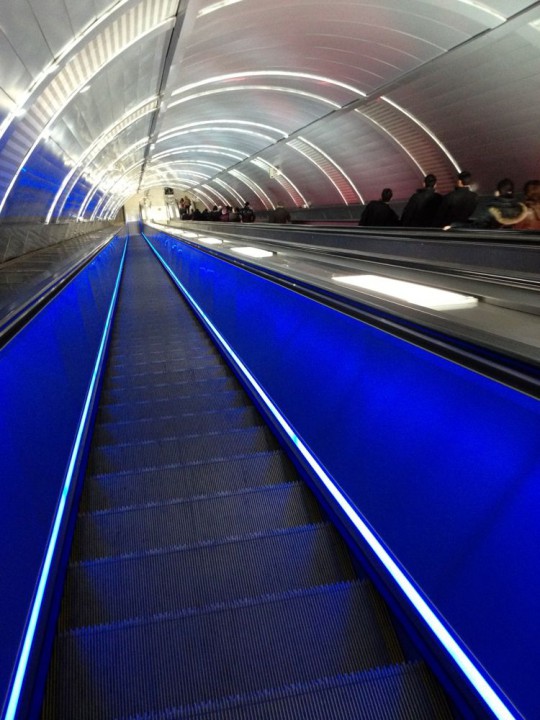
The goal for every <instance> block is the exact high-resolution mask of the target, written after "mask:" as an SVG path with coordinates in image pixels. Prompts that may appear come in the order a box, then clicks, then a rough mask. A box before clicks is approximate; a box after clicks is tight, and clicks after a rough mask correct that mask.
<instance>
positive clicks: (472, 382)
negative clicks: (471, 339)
mask: <svg viewBox="0 0 540 720" xmlns="http://www.w3.org/2000/svg"><path fill="white" fill-rule="evenodd" d="M148 234H149V236H151V239H152V242H153V243H154V244H156V248H157V249H158V250H159V252H160V253H162V254H163V256H164V258H165V260H166V261H167V262H168V263H169V264H170V265H171V267H172V268H173V269H174V271H175V272H176V273H177V275H178V278H179V280H180V282H181V283H182V284H183V285H184V286H185V287H186V289H187V290H188V291H189V293H190V294H191V295H192V297H193V298H194V300H195V301H196V302H197V303H198V304H199V305H200V307H201V308H202V309H203V310H204V312H205V313H206V314H207V315H208V317H209V319H210V320H211V321H212V323H213V324H214V325H215V326H216V327H217V328H218V330H219V332H220V333H221V334H222V335H223V336H224V337H225V339H226V340H227V342H228V343H230V345H231V346H232V347H233V348H234V350H235V352H236V353H237V355H238V356H239V357H240V358H241V359H242V361H243V362H244V363H245V365H246V366H247V367H248V368H249V370H250V372H251V373H252V374H253V375H254V376H255V378H256V379H257V381H258V382H259V383H260V384H261V386H262V387H263V388H264V390H265V391H266V393H267V394H268V395H269V396H270V397H271V398H272V400H273V402H274V403H275V404H276V405H277V406H278V407H279V409H280V410H281V412H282V413H283V414H284V415H285V417H286V418H287V420H288V421H289V422H290V423H291V425H292V426H293V427H294V429H295V430H296V432H297V433H298V434H299V436H300V437H301V438H302V440H303V441H304V442H305V443H306V444H307V445H308V446H309V447H310V448H311V450H312V451H313V452H314V453H315V455H316V456H317V458H318V459H319V461H320V462H321V463H322V465H323V466H324V467H325V468H326V470H327V471H328V473H329V474H330V475H331V477H332V478H333V479H334V481H335V482H336V484H337V485H338V486H340V487H341V488H342V490H343V492H344V493H345V494H346V495H347V496H348V497H349V498H350V499H351V500H352V502H353V504H354V505H355V506H356V507H357V508H358V509H359V511H360V513H361V515H362V516H363V517H364V518H366V519H367V521H368V522H369V523H370V524H371V526H372V527H373V528H374V529H375V531H376V533H378V535H379V536H380V538H382V540H383V542H384V543H385V544H386V545H387V547H388V548H389V549H390V551H391V552H392V553H393V554H394V555H395V557H396V558H397V559H398V560H399V562H400V563H401V564H402V566H403V567H404V568H405V570H406V571H407V572H408V573H409V574H410V576H411V577H412V578H413V579H414V581H415V582H416V584H417V585H418V587H419V588H420V590H421V591H423V593H424V594H425V596H426V597H427V598H428V599H429V600H430V601H431V603H432V604H433V605H434V606H435V607H436V608H437V609H438V610H439V612H440V613H441V615H442V616H443V617H444V618H446V620H447V621H448V622H449V624H450V626H451V627H452V628H453V629H454V631H455V633H456V635H457V636H458V637H460V638H461V640H462V641H463V643H464V644H465V645H466V646H468V647H469V648H470V649H471V651H472V652H473V654H474V655H476V657H477V658H478V659H479V661H480V663H481V664H482V665H483V666H484V668H486V669H487V671H488V672H489V673H490V674H491V676H492V677H493V678H495V680H496V681H497V682H498V683H499V685H500V686H501V687H502V690H503V691H504V692H505V693H506V694H507V695H508V696H509V697H510V698H511V700H512V701H513V702H514V704H516V705H517V706H518V708H519V709H520V711H521V712H523V714H524V715H525V716H526V717H531V718H532V717H540V696H539V694H538V692H537V686H536V679H535V672H534V669H535V668H538V667H540V646H539V643H538V638H539V637H540V601H539V599H538V598H539V597H540V592H539V590H540V587H539V586H540V577H539V573H538V547H540V529H539V528H540V523H539V522H538V518H539V517H540V403H539V402H538V401H537V400H535V399H533V398H531V397H528V396H526V395H523V394H521V393H519V392H517V391H515V390H513V389H510V388H508V387H506V386H504V385H501V384H500V383H497V382H495V381H493V380H491V379H489V378H487V377H483V376H481V375H479V374H477V373H476V372H473V371H472V370H469V369H467V368H465V367H462V366H460V365H457V364H455V363H453V362H451V361H449V360H447V359H445V358H442V357H439V356H437V355H435V354H433V353H430V352H428V351H426V350H424V349H422V348H419V347H417V346H414V345H412V344H410V343H407V342H405V341H403V340H401V339H399V338H397V337H394V336H392V335H390V334H388V333H386V332H383V331H381V330H379V329H377V328H374V327H371V326H369V325H367V324H366V323H364V322H361V321H359V320H357V319H355V318H353V317H350V316H348V315H345V314H343V313H341V312H338V311H336V310H334V309H331V308H329V307H327V306H325V305H323V304H321V303H318V302H316V301H314V300H312V299H309V298H306V297H304V296H302V295H301V294H299V293H296V292H294V291H292V290H290V289H288V288H285V287H283V286H280V285H278V284H275V283H273V282H271V281H269V280H267V279H264V278H261V277H260V276H258V275H256V274H253V273H251V272H249V271H248V270H246V269H243V268H241V267H238V266H236V265H233V264H231V263H228V262H224V261H223V260H220V259H219V258H216V257H214V256H213V255H211V254H207V253H205V252H202V251H200V250H198V249H196V248H194V247H192V246H189V245H186V244H182V243H181V242H179V241H178V240H177V239H173V238H171V237H169V236H166V235H164V234H160V233H156V232H154V231H152V230H150V229H148Z"/></svg>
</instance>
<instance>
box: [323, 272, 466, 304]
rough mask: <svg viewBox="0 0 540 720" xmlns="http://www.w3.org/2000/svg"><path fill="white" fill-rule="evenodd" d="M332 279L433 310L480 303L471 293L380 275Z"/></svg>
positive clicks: (343, 276)
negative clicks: (456, 291) (462, 293)
mask: <svg viewBox="0 0 540 720" xmlns="http://www.w3.org/2000/svg"><path fill="white" fill-rule="evenodd" d="M332 280H333V281H334V282H338V283H341V284H343V285H350V286H352V287H355V288H360V289H362V290H372V291H373V292H377V293H381V294H382V295H390V296H391V297H394V298H397V299H399V300H405V301H406V302H409V303H411V304H413V305H420V306H422V307H427V308H430V309H431V310H453V309H456V308H464V307H474V306H475V305H478V298H475V297H472V296H470V295H461V294H460V293H455V292H450V291H449V290H441V289H440V288H434V287H429V286H428V285H419V284H417V283H412V282H406V281H404V280H394V279H393V278H387V277H382V276H380V275H334V276H332Z"/></svg>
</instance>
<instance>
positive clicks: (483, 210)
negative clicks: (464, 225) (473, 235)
mask: <svg viewBox="0 0 540 720" xmlns="http://www.w3.org/2000/svg"><path fill="white" fill-rule="evenodd" d="M526 214H527V208H526V206H525V205H523V203H520V202H519V201H518V200H516V199H515V198H513V197H505V196H502V197H501V196H494V197H492V198H490V199H489V200H488V202H487V203H485V204H484V205H482V207H478V208H477V209H476V211H475V213H474V215H473V218H472V220H473V225H474V227H475V228H482V229H486V230H494V229H496V228H500V227H504V226H512V225H513V224H514V223H517V222H521V221H522V220H523V219H524V218H525V216H526Z"/></svg>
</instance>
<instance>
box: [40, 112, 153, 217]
mask: <svg viewBox="0 0 540 720" xmlns="http://www.w3.org/2000/svg"><path fill="white" fill-rule="evenodd" d="M156 107H157V100H156V98H148V99H147V100H144V101H143V102H142V103H141V104H140V105H138V106H137V107H136V108H135V109H134V110H130V111H129V112H127V113H126V114H125V115H124V116H123V117H121V118H120V120H118V121H117V122H115V124H114V125H113V126H112V127H108V128H106V130H104V131H103V133H102V134H101V135H99V136H98V137H97V138H96V139H95V140H94V142H93V143H92V144H91V145H89V146H88V147H87V148H86V150H85V151H84V152H83V153H82V155H81V156H80V157H79V158H78V159H77V161H76V163H75V165H74V166H73V168H72V169H71V170H70V171H69V172H68V174H67V175H66V176H65V178H64V180H63V181H62V183H61V185H60V187H59V188H58V192H57V193H56V195H55V197H54V200H53V202H52V204H51V207H50V208H49V211H48V213H47V216H46V218H45V222H46V223H48V222H49V221H50V219H51V217H52V215H53V213H54V211H55V209H56V205H57V203H58V202H59V200H60V198H61V196H62V193H63V192H64V190H66V188H67V186H68V184H70V188H69V189H68V190H66V193H65V197H64V200H63V202H62V203H61V204H60V207H59V209H58V212H57V213H56V214H57V216H58V217H59V216H60V215H61V214H62V211H63V209H64V206H65V203H66V201H67V199H68V197H69V193H70V192H71V190H72V189H73V187H74V186H75V185H76V183H77V181H78V180H79V179H80V177H81V175H83V174H84V173H85V172H87V171H88V169H89V168H88V166H89V165H90V164H91V163H93V162H94V160H95V159H96V157H97V156H98V155H99V154H100V153H101V152H102V151H103V150H105V149H106V147H107V145H108V144H109V143H111V142H112V141H113V140H115V139H116V138H117V137H118V135H119V134H120V133H122V132H123V131H124V130H126V128H129V127H130V125H132V124H133V123H135V122H137V121H138V120H140V119H141V118H144V117H145V116H146V115H147V114H148V113H150V112H152V111H153V110H155V109H156ZM119 159H120V157H118V158H116V160H115V162H118V160H119ZM81 166H82V167H81ZM79 168H80V169H79ZM78 169H79V171H78V173H77V170H78ZM95 172H101V170H100V169H99V168H98V169H96V170H95Z"/></svg>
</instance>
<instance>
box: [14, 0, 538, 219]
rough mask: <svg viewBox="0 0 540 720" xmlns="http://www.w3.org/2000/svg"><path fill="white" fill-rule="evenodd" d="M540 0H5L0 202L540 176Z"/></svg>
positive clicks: (90, 213)
mask: <svg viewBox="0 0 540 720" xmlns="http://www.w3.org/2000/svg"><path fill="white" fill-rule="evenodd" d="M539 90H540V3H538V2H534V3H531V2H524V1H522V0H486V2H477V1H476V0H407V1H406V2H404V1H403V0H371V1H368V0H366V1H364V0H349V1H345V0H334V1H333V2H331V3H329V2H328V0H324V1H322V0H288V1H287V2H281V3H275V2H274V1H271V0H221V2H216V1H215V0H181V1H180V2H178V0H119V1H117V2H113V3H111V2H110V0H86V1H85V2H80V0H17V2H14V1H13V0H0V213H1V214H0V219H2V220H9V219H19V218H27V217H32V218H34V219H36V218H38V219H45V220H46V221H47V222H48V221H55V220H58V219H60V220H64V219H73V218H80V219H83V218H84V219H90V218H92V219H95V218H105V217H109V216H112V215H114V214H115V213H116V211H117V209H118V207H119V206H121V204H122V203H123V202H124V201H125V200H126V199H127V198H129V197H131V196H133V195H134V194H136V193H143V192H144V191H145V190H146V189H147V188H150V187H152V186H154V185H160V184H161V185H164V186H171V187H174V188H175V189H177V190H178V191H179V192H181V193H186V194H189V195H190V196H191V197H192V198H195V199H198V200H200V201H201V202H204V203H205V204H214V203H216V204H221V203H223V202H226V203H227V204H231V205H237V204H239V203H241V202H243V201H245V200H249V201H250V202H251V204H252V205H253V206H254V207H266V208H269V207H272V206H273V205H275V203H276V202H277V201H282V202H284V204H286V205H289V206H291V205H303V204H307V203H309V204H312V205H339V204H353V203H358V202H362V201H363V200H368V199H371V198H373V197H375V196H378V195H379V193H380V190H381V188H382V187H384V186H391V187H392V188H393V190H394V196H395V198H406V197H408V196H409V195H410V193H411V192H412V191H413V190H414V189H415V188H416V187H417V186H418V184H419V182H420V179H421V177H422V176H423V175H424V174H426V173H427V172H435V173H436V174H437V176H438V177H439V187H440V189H442V190H446V189H448V188H449V187H450V186H451V184H452V178H453V175H454V173H455V171H456V168H459V169H463V168H464V167H466V168H467V169H470V170H471V171H472V172H473V176H474V179H475V181H476V184H477V186H478V189H479V191H480V192H484V193H489V192H491V190H492V188H493V186H494V184H495V182H496V181H497V180H499V179H500V178H501V177H503V176H507V175H510V176H511V177H513V178H514V180H515V181H516V183H518V185H519V184H521V183H523V182H524V181H525V180H527V179H529V178H532V177H537V176H538V175H540V168H539V147H538V143H539V141H538V130H537V126H538V117H539V116H540V113H539V111H540V92H538V91H539Z"/></svg>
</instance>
